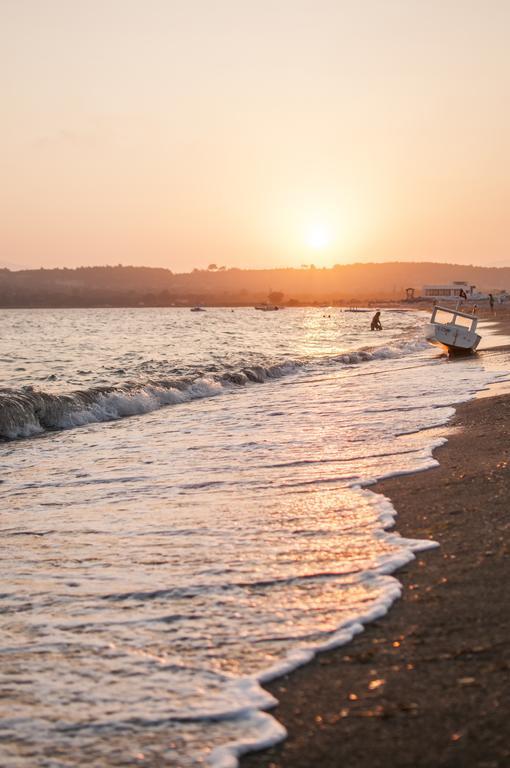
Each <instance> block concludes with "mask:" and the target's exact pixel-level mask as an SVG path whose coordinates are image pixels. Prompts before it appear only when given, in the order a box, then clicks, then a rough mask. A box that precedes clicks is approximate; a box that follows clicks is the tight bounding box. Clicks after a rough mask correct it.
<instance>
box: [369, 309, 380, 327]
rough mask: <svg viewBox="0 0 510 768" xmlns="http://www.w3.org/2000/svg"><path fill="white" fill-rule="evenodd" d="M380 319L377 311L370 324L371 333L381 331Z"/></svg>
mask: <svg viewBox="0 0 510 768" xmlns="http://www.w3.org/2000/svg"><path fill="white" fill-rule="evenodd" d="M380 317H381V313H380V311H379V310H377V312H376V313H375V315H374V316H373V318H372V322H371V323H370V330H371V331H382V325H381V321H380V320H379V318H380Z"/></svg>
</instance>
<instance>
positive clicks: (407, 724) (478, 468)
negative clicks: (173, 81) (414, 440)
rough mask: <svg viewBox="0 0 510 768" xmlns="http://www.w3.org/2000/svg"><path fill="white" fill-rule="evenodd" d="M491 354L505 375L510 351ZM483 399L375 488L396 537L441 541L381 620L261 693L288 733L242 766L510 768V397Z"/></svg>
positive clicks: (405, 571) (405, 580) (503, 323)
mask: <svg viewBox="0 0 510 768" xmlns="http://www.w3.org/2000/svg"><path fill="white" fill-rule="evenodd" d="M487 319H488V318H487ZM497 320H498V331H499V332H501V333H505V332H508V330H509V326H510V318H508V317H503V318H502V317H501V316H500V317H499V318H497ZM485 355H486V361H487V360H488V359H489V358H491V357H496V359H497V358H499V357H501V358H502V360H503V362H502V367H508V363H507V360H508V358H509V356H510V352H509V351H508V348H505V347H499V348H496V349H490V350H487V351H486V353H485ZM487 394H488V395H489V396H487ZM482 395H483V396H482V397H478V398H476V399H475V400H472V401H470V402H468V403H464V404H462V405H460V406H458V407H457V408H456V414H455V416H454V417H453V419H452V420H451V422H450V423H449V425H448V426H447V427H445V432H447V434H448V442H447V443H446V444H445V445H444V446H442V447H440V448H438V449H436V450H435V451H434V456H435V458H437V459H438V460H439V466H437V467H435V468H433V469H429V470H426V471H424V472H420V473H417V474H413V475H406V476H401V477H393V478H389V479H386V480H383V481H381V482H379V483H377V485H375V486H372V487H371V489H370V490H373V491H375V492H376V493H381V494H383V495H384V496H386V497H388V498H389V499H390V500H391V502H392V504H393V506H394V507H395V509H396V511H397V515H398V516H397V519H396V526H395V528H396V530H397V531H398V533H400V534H401V535H402V536H404V537H409V538H413V539H434V540H436V541H438V542H439V544H440V547H439V548H437V549H432V550H429V551H427V552H424V553H418V554H417V556H416V559H415V560H414V561H413V562H412V563H409V564H408V565H407V566H405V567H404V568H401V569H399V570H398V571H396V573H395V574H394V575H395V576H396V577H397V578H398V580H399V581H400V582H401V584H402V587H403V590H402V597H401V599H400V600H398V601H397V602H396V603H395V604H394V605H393V606H392V607H391V609H390V611H389V613H388V614H387V615H386V616H385V617H383V618H381V619H378V620H377V621H374V622H372V623H370V624H368V625H367V626H366V627H365V631H364V632H363V633H362V634H361V635H358V636H357V637H355V638H354V639H353V640H352V641H351V642H350V643H348V644H347V645H345V646H342V647H340V648H337V649H335V650H333V651H327V652H324V653H321V654H319V655H318V656H316V657H315V658H314V660H313V661H312V662H310V663H309V664H307V665H306V666H304V667H301V668H299V669H297V670H295V671H294V672H292V673H291V674H289V675H285V676H283V677H280V678H278V679H276V680H274V681H272V682H271V683H270V684H268V685H266V686H265V687H266V688H267V689H268V690H269V692H270V693H271V694H272V695H273V696H274V697H275V698H276V699H277V700H278V702H279V704H278V706H276V707H275V708H274V709H273V710H271V714H272V715H274V716H275V717H276V718H277V720H278V721H279V722H280V723H282V724H283V725H284V727H285V728H286V729H287V732H288V738H287V739H286V740H285V741H283V742H281V743H280V744H279V745H277V746H275V747H273V748H270V749H267V750H264V751H261V752H254V753H250V754H248V755H245V756H243V757H242V758H241V760H240V765H241V768H280V766H281V767H282V768H284V767H286V766H288V767H289V768H312V766H314V767H315V766H321V768H323V767H324V768H329V767H330V766H331V768H333V766H335V767H336V766H340V765H341V766H343V767H344V766H345V768H350V767H352V768H365V766H366V768H368V767H369V766H370V768H387V766H390V765H391V766H397V768H398V766H402V767H404V766H406V768H414V767H415V766H416V767H419V766H423V767H424V768H425V766H427V767H428V768H435V767H436V766H449V767H452V768H453V766H459V768H460V766H462V768H471V766H473V767H474V766H477V768H500V767H501V768H502V767H503V766H507V765H510V732H509V729H508V714H509V709H510V707H509V706H508V701H509V695H508V690H509V684H510V644H508V637H509V636H510V609H509V607H508V603H509V601H508V596H507V581H508V579H509V577H510V542H509V539H508V534H509V532H510V510H509V507H510V504H509V500H510V441H509V440H508V435H509V434H510V395H509V394H496V395H491V393H490V392H489V393H482Z"/></svg>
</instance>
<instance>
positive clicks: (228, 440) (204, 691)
mask: <svg viewBox="0 0 510 768" xmlns="http://www.w3.org/2000/svg"><path fill="white" fill-rule="evenodd" d="M369 318H370V315H369V314H363V313H359V314H356V313H352V314H350V313H342V312H340V311H339V310H336V309H327V310H317V309H296V310H285V311H284V312H274V313H260V312H254V311H253V310H249V309H243V310H236V311H235V312H231V311H230V310H220V309H218V310H208V311H207V312H206V313H196V314H193V313H189V312H188V311H186V310H176V309H174V310H172V309H170V310H166V309H162V310H152V309H151V310H99V311H98V310H61V311H14V312H4V313H2V322H3V327H4V329H5V328H7V329H8V333H7V335H8V338H9V339H10V342H9V343H8V344H7V345H6V346H5V347H4V350H3V353H2V361H1V363H0V366H1V369H0V370H1V373H2V382H3V386H4V387H5V390H4V391H3V392H2V393H0V403H1V411H0V426H1V429H2V430H3V431H2V434H3V437H4V438H6V439H10V441H9V442H4V444H3V445H1V446H0V469H1V473H2V474H1V478H2V485H1V486H0V487H1V489H2V490H1V493H2V507H3V509H4V514H3V516H2V520H3V522H2V541H3V547H2V555H1V558H2V559H1V567H2V572H3V576H4V578H3V584H4V588H3V594H2V595H1V604H2V609H3V614H2V618H1V620H0V627H1V632H2V641H1V652H2V657H3V664H2V694H3V702H4V712H5V715H4V719H3V722H2V726H1V727H2V730H1V738H2V741H1V742H0V757H1V760H0V762H1V764H2V765H4V766H26V765H34V766H52V768H53V766H59V767H60V766H62V767H63V766H78V765H79V766H85V765H91V766H96V765H97V766H98V765H101V766H117V765H119V766H120V765H122V766H125V765H135V764H140V765H151V766H152V765H154V766H160V765H169V766H182V768H188V767H190V766H196V765H199V764H200V763H201V762H202V761H204V760H211V761H212V762H215V763H216V764H217V765H220V764H223V765H227V764H228V762H229V760H230V759H231V756H232V754H233V753H234V752H235V751H236V750H237V749H240V748H243V745H244V746H246V745H247V744H256V743H262V742H266V741H271V740H274V739H276V738H278V737H279V736H281V729H279V727H278V725H277V724H276V722H275V721H274V720H273V718H271V717H270V716H269V715H267V714H264V713H262V712H261V711H260V709H259V708H260V707H262V706H267V705H268V704H269V703H270V699H269V697H268V695H267V694H265V693H264V692H263V691H262V689H261V688H260V687H259V685H258V682H257V681H258V680H260V679H263V678H265V677H267V676H268V675H269V674H271V673H274V671H275V670H278V669H280V670H282V669H284V668H286V667H292V666H293V665H295V664H297V663H299V662H302V661H304V660H305V659H306V658H309V657H310V655H311V654H312V653H313V651H314V649H316V648H318V647H324V646H327V645H328V644H334V643H335V642H340V641H342V640H346V639H347V638H348V637H350V636H351V635H352V634H353V633H355V632H357V631H359V629H360V625H359V620H360V619H361V618H368V617H370V616H374V615H377V614H378V613H382V612H384V611H385V610H386V609H387V607H388V606H389V604H390V603H391V602H392V600H393V599H395V597H396V596H398V593H399V584H398V582H397V581H396V580H395V579H394V578H393V577H392V576H391V575H389V573H390V572H391V570H392V569H394V568H395V566H396V565H398V564H399V563H402V562H406V561H407V560H408V559H409V557H411V551H412V549H413V548H415V547H419V546H421V545H424V544H423V543H420V542H409V541H405V540H403V539H401V538H400V537H398V536H397V535H396V534H389V533H385V532H384V530H383V528H384V526H385V525H386V526H387V525H388V524H389V523H390V521H391V512H392V510H391V507H390V505H389V504H388V503H385V502H384V500H381V497H379V496H376V495H375V494H372V493H371V492H370V491H369V490H366V489H365V487H361V486H366V485H367V484H368V483H370V481H372V480H373V479H375V478H377V477H380V476H382V475H385V474H394V473H399V472H408V471H413V470H417V469H422V468H425V467H427V466H430V465H431V464H432V463H433V460H431V458H430V452H431V446H432V445H433V444H434V442H435V441H436V442H437V435H435V433H434V431H433V428H434V427H436V426H437V425H440V424H444V423H445V421H446V420H447V419H448V417H449V416H450V415H451V414H452V413H453V409H452V407H451V404H452V403H454V402H458V401H460V400H463V399H467V398H469V397H470V396H471V395H472V393H473V392H475V391H476V390H477V389H480V388H482V387H483V386H485V385H486V384H487V383H488V382H489V381H491V380H493V379H494V376H495V374H494V373H493V372H490V371H485V370H484V368H483V364H482V361H480V360H476V359H474V360H466V361H462V362H456V363H452V362H449V361H448V360H447V359H446V358H444V357H441V356H440V355H438V353H437V351H435V350H434V349H432V348H429V347H427V346H426V345H425V344H424V343H423V342H422V340H421V326H422V324H423V319H422V318H421V317H420V316H419V315H418V314H415V313H390V312H384V313H383V321H384V327H385V330H384V331H383V332H381V333H376V334H374V333H370V331H367V325H368V320H369ZM34 388H35V389H34ZM76 390H79V394H78V395H77V394H76ZM41 403H42V405H41ZM125 416H129V418H124V417H125ZM24 435H26V436H29V437H28V439H14V438H16V437H22V436H24ZM268 670H269V672H268ZM233 742H236V743H237V745H238V746H237V747H232V749H230V751H229V749H228V748H226V749H225V748H224V745H226V744H229V743H230V744H232V743H233Z"/></svg>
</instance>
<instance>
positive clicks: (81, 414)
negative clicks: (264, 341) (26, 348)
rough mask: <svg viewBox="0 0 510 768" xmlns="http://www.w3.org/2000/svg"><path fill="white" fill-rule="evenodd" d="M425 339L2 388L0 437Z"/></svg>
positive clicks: (400, 351) (352, 361) (111, 416)
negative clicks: (86, 383) (114, 379)
mask: <svg viewBox="0 0 510 768" xmlns="http://www.w3.org/2000/svg"><path fill="white" fill-rule="evenodd" d="M424 346H425V347H426V346H427V345H426V344H424V343H423V342H422V341H415V340H414V341H413V340H407V341H404V342H402V343H400V344H395V345H393V346H385V347H380V348H375V349H370V348H366V349H360V350H358V351H353V352H347V353H342V354H339V355H333V356H330V357H324V358H321V359H319V360H315V361H303V360H293V361H285V362H282V363H277V364H273V365H266V366H264V365H252V366H249V367H243V368H239V370H229V371H224V372H221V373H215V374H209V375H204V374H203V373H202V372H197V374H196V375H195V376H193V375H190V376H177V377H174V378H158V379H148V380H146V381H136V382H128V383H126V384H122V385H112V386H100V387H92V388H90V389H84V390H75V391H72V392H68V393H63V394H59V393H51V392H45V391H43V390H40V389H36V388H35V387H33V386H25V387H21V388H19V389H1V390H0V439H3V440H15V439H17V438H23V437H32V436H34V435H37V434H41V433H43V432H46V431H53V430H60V429H70V428H72V427H79V426H83V425H85V424H91V423H95V422H103V421H115V420H117V419H122V418H124V417H126V416H135V415H140V414H143V413H149V412H151V411H155V410H158V409H159V408H163V407H165V406H168V405H176V404H178V403H184V402H189V401H191V400H197V399H201V398H205V397H214V396H215V395H219V394H221V393H222V392H224V391H225V389H228V388H231V387H238V386H245V385H247V384H262V383H263V382H265V381H267V380H268V379H276V378H280V377H282V376H286V375H288V374H291V373H295V372H297V371H299V370H303V369H305V368H309V369H312V368H313V369H315V370H316V369H317V366H320V367H323V366H325V365H326V366H331V365H357V364H359V363H363V362H368V361H371V360H377V359H390V358H396V357H403V356H405V355H408V354H411V353H413V352H416V351H418V350H419V349H423V348H424Z"/></svg>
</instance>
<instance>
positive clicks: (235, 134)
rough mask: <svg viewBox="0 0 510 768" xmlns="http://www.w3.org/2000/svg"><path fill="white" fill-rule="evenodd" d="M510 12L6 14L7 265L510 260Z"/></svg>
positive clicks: (253, 9) (164, 3)
mask: <svg viewBox="0 0 510 768" xmlns="http://www.w3.org/2000/svg"><path fill="white" fill-rule="evenodd" d="M509 29H510V0H0V93H1V94H2V98H1V100H0V264H5V265H10V266H12V265H18V266H23V267H27V266H30V267H32V266H33V267H39V266H44V267H54V266H67V267H75V266H81V265H94V264H118V263H122V264H136V265H147V266H163V267H168V268H170V269H172V270H173V271H178V272H182V271H189V270H191V269H193V268H203V267H206V266H207V265H208V264H210V263H215V264H217V265H218V266H227V267H261V268H262V267H270V266H287V267H289V266H290V267H299V266H300V265H302V264H309V263H314V264H315V265H316V266H330V265H333V264H343V263H351V262H355V261H389V260H412V261H422V260H427V261H444V262H455V263H464V264H479V265H487V266H508V265H510V215H509V214H510V210H509V209H510V52H509V50H510V49H509V47H508V35H509V32H508V30H509Z"/></svg>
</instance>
